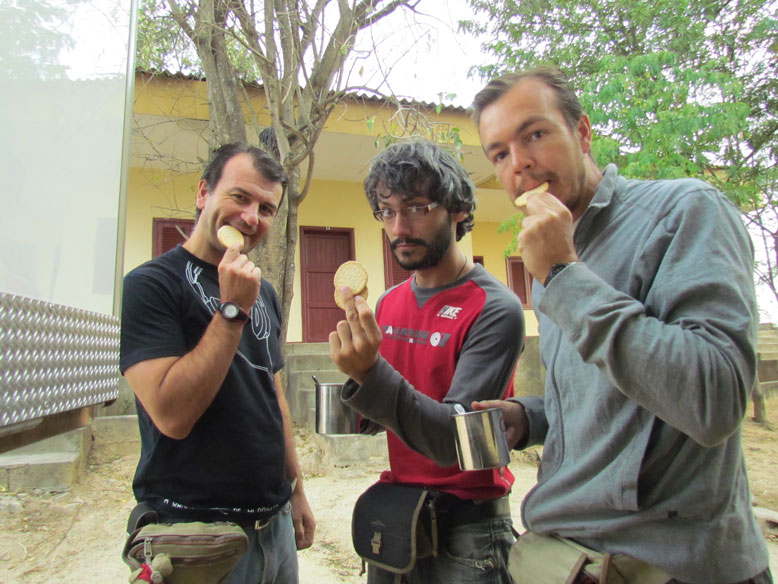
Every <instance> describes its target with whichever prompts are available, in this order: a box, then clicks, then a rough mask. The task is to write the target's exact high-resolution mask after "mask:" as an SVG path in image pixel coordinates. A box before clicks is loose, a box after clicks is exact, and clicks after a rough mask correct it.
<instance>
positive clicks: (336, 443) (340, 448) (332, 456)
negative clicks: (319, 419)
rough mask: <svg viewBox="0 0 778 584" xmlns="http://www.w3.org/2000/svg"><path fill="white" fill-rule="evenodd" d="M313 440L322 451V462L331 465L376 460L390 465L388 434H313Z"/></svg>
mask: <svg viewBox="0 0 778 584" xmlns="http://www.w3.org/2000/svg"><path fill="white" fill-rule="evenodd" d="M312 436H313V442H314V444H316V446H317V447H318V448H319V450H320V451H321V464H322V466H323V467H325V468H327V467H330V466H352V465H356V464H363V463H366V462H376V463H382V464H385V465H386V467H387V468H388V467H389V454H388V452H387V449H386V434H385V433H384V432H381V433H379V434H376V435H375V436H360V435H358V434H344V435H341V436H333V435H329V434H327V435H325V434H316V433H315V432H314V433H313V434H312Z"/></svg>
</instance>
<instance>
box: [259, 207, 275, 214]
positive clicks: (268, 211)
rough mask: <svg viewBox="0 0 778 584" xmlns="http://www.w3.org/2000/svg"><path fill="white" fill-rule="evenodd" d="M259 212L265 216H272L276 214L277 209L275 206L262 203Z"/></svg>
mask: <svg viewBox="0 0 778 584" xmlns="http://www.w3.org/2000/svg"><path fill="white" fill-rule="evenodd" d="M259 213H260V215H262V216H263V217H272V216H273V215H275V214H276V210H275V209H274V208H273V207H269V206H267V205H262V206H261V207H260V208H259Z"/></svg>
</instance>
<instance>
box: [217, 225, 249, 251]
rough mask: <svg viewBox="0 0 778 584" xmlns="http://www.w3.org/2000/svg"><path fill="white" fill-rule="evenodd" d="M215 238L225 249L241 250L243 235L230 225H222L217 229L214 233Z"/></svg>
mask: <svg viewBox="0 0 778 584" xmlns="http://www.w3.org/2000/svg"><path fill="white" fill-rule="evenodd" d="M216 238H217V239H218V240H219V243H221V244H222V245H223V246H224V247H226V248H233V247H234V248H237V249H242V248H243V244H244V239H243V234H242V233H241V232H240V231H238V230H237V229H236V228H235V227H233V226H232V225H222V226H221V227H219V231H217V232H216Z"/></svg>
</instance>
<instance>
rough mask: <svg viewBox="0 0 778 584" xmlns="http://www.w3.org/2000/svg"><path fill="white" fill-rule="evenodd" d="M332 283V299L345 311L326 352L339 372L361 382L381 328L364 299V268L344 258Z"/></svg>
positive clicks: (374, 356) (375, 355)
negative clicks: (343, 318)
mask: <svg viewBox="0 0 778 584" xmlns="http://www.w3.org/2000/svg"><path fill="white" fill-rule="evenodd" d="M334 284H335V302H336V303H338V305H339V306H341V308H343V309H344V310H345V311H346V320H341V321H340V322H338V324H337V330H335V331H333V332H331V333H330V338H329V343H330V356H331V357H332V360H333V361H334V362H335V364H336V365H337V366H338V368H339V369H340V370H341V371H343V373H345V374H346V375H348V376H349V377H350V378H351V379H353V380H354V381H356V382H357V383H362V381H363V380H364V378H365V376H366V375H367V373H368V371H370V369H371V368H372V367H373V365H375V363H376V361H377V360H378V346H379V345H380V344H381V329H380V327H379V326H378V323H377V322H376V319H375V315H374V314H373V311H372V310H370V307H369V306H368V305H367V302H365V297H366V296H367V270H365V267H364V266H363V265H362V264H360V263H359V262H346V263H345V264H343V265H342V266H340V268H338V271H337V272H336V273H335V278H334ZM355 289H356V290H355ZM355 292H359V294H355Z"/></svg>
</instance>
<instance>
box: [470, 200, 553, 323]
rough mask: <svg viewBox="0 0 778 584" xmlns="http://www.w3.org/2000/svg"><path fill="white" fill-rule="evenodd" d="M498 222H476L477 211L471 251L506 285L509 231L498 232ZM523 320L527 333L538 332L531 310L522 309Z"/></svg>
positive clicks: (535, 319) (476, 218) (476, 217)
mask: <svg viewBox="0 0 778 584" xmlns="http://www.w3.org/2000/svg"><path fill="white" fill-rule="evenodd" d="M499 227H500V224H499V223H491V222H483V223H479V222H478V211H476V216H475V226H474V227H473V233H472V236H473V253H474V254H475V255H480V256H483V258H484V267H485V268H486V270H487V271H488V272H489V273H491V274H492V275H493V276H495V277H496V278H498V279H499V280H500V281H501V282H502V283H503V284H505V285H506V286H507V285H508V266H507V264H506V261H505V250H506V248H507V247H508V245H509V244H510V240H511V235H510V233H499V232H498V231H497V230H498V228H499ZM524 321H525V326H526V334H527V335H532V336H534V335H537V334H538V321H537V318H535V313H534V312H533V311H532V310H525V311H524Z"/></svg>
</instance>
